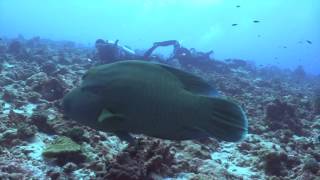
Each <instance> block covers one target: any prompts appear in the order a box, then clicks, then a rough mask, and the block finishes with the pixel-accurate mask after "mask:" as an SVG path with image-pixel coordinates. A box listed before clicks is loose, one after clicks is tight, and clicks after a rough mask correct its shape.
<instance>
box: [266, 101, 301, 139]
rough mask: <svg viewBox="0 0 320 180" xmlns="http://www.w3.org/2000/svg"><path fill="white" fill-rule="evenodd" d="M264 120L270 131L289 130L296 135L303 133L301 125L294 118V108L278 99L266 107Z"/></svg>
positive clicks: (295, 117)
mask: <svg viewBox="0 0 320 180" xmlns="http://www.w3.org/2000/svg"><path fill="white" fill-rule="evenodd" d="M265 119H266V122H267V124H268V126H269V128H270V129H271V130H278V129H290V130H291V131H293V132H294V133H295V134H298V135H302V134H303V133H304V132H303V125H302V123H301V121H299V120H298V118H297V116H296V107H294V106H292V105H290V104H288V103H286V102H282V101H280V100H279V99H276V100H274V101H273V102H271V103H269V104H268V105H267V106H266V117H265Z"/></svg>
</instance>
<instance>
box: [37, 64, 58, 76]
mask: <svg viewBox="0 0 320 180" xmlns="http://www.w3.org/2000/svg"><path fill="white" fill-rule="evenodd" d="M41 70H42V71H43V72H45V73H47V74H48V75H51V74H52V73H53V72H55V71H56V70H57V66H56V65H55V64H54V63H53V62H46V63H44V64H43V65H42V66H41Z"/></svg>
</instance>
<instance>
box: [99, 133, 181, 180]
mask: <svg viewBox="0 0 320 180" xmlns="http://www.w3.org/2000/svg"><path fill="white" fill-rule="evenodd" d="M174 163H175V162H174V156H173V154H172V153H171V152H170V146H168V145H165V144H164V143H161V142H160V141H149V140H142V139H140V140H139V142H137V145H136V146H129V147H128V148H127V149H126V150H124V152H122V153H121V154H119V155H118V156H117V157H116V158H115V159H114V160H112V161H111V162H110V165H109V169H108V170H107V172H106V174H105V176H104V178H105V179H115V180H120V179H128V180H139V179H148V177H150V175H151V174H153V173H156V174H161V175H168V174H171V173H172V171H173V170H172V169H171V167H172V165H173V164H174Z"/></svg>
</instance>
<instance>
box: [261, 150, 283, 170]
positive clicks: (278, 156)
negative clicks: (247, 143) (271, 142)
mask: <svg viewBox="0 0 320 180" xmlns="http://www.w3.org/2000/svg"><path fill="white" fill-rule="evenodd" d="M287 159H288V156H287V154H285V153H283V152H281V153H279V152H269V153H267V154H266V155H265V156H264V157H263V160H264V170H265V173H266V174H268V175H274V176H286V175H287V174H288V172H287V168H286V163H287Z"/></svg>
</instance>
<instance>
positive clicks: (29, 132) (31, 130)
mask: <svg viewBox="0 0 320 180" xmlns="http://www.w3.org/2000/svg"><path fill="white" fill-rule="evenodd" d="M37 130H38V128H37V127H36V126H35V125H31V126H30V125H28V124H26V123H25V124H21V125H19V128H18V136H19V137H20V138H21V139H27V138H31V137H33V136H34V135H35V134H36V133H37Z"/></svg>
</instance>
